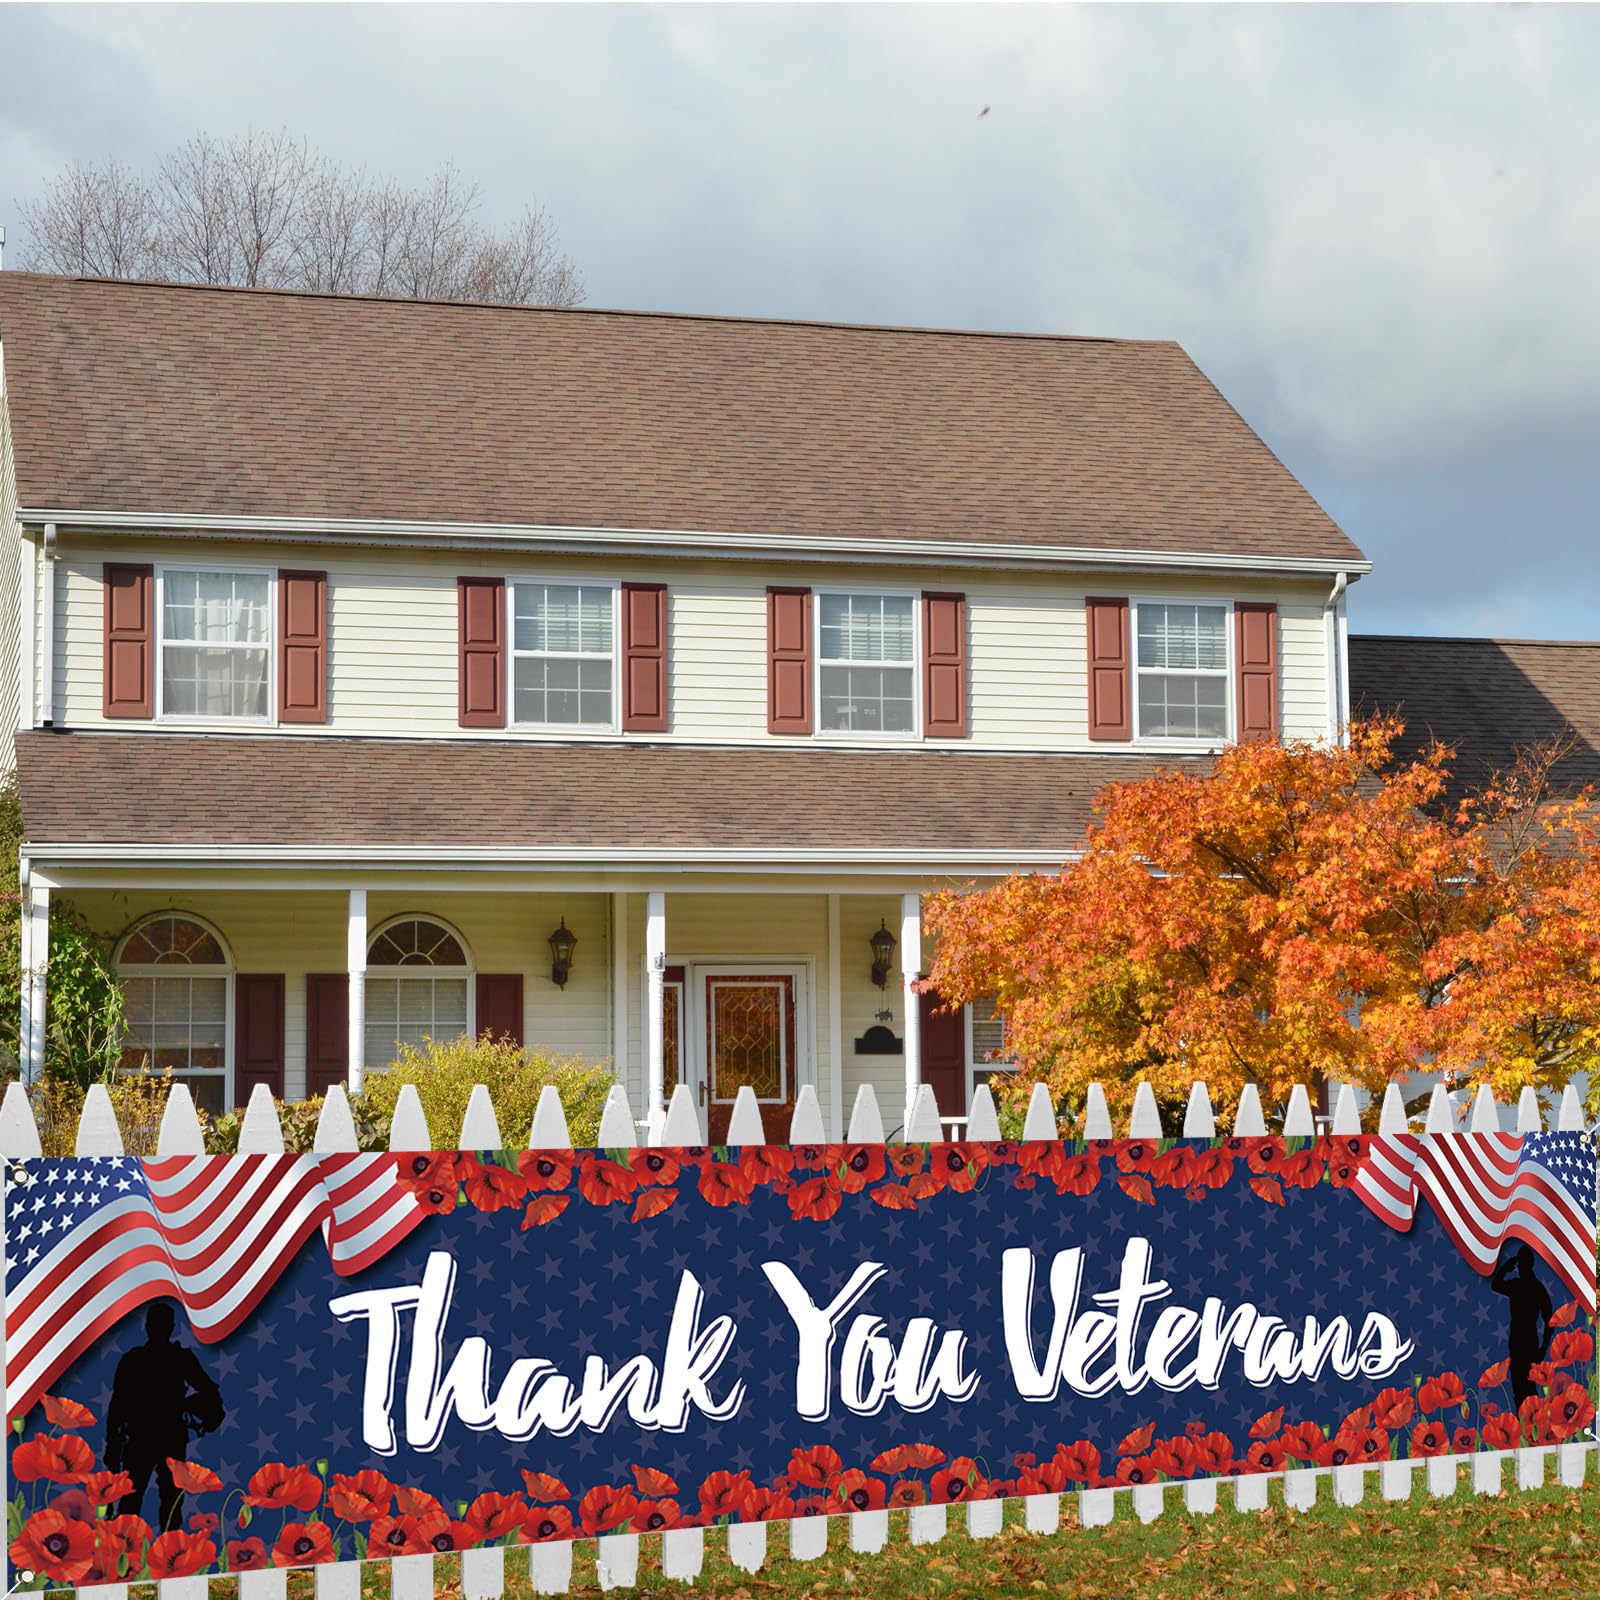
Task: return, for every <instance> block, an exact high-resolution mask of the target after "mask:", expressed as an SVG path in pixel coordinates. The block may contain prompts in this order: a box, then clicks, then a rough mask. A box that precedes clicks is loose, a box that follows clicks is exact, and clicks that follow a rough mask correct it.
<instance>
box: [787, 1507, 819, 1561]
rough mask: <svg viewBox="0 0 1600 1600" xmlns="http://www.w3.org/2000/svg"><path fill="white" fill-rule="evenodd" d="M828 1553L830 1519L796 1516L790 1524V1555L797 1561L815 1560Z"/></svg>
mask: <svg viewBox="0 0 1600 1600" xmlns="http://www.w3.org/2000/svg"><path fill="white" fill-rule="evenodd" d="M827 1553H828V1519H827V1518H826V1517H795V1518H794V1519H793V1520H792V1521H791V1522H790V1524H789V1555H790V1557H791V1558H792V1559H793V1560H795V1561H815V1560H816V1559H817V1558H818V1557H819V1556H824V1555H826V1554H827Z"/></svg>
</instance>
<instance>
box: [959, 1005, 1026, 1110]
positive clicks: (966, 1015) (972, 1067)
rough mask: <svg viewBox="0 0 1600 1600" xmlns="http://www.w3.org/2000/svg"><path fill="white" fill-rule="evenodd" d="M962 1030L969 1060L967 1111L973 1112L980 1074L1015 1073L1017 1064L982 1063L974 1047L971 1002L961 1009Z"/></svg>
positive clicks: (965, 1050) (965, 1051)
mask: <svg viewBox="0 0 1600 1600" xmlns="http://www.w3.org/2000/svg"><path fill="white" fill-rule="evenodd" d="M961 1029H962V1034H963V1037H964V1039H965V1045H964V1053H965V1055H966V1058H967V1111H968V1113H969V1114H970V1113H971V1111H972V1096H973V1093H974V1092H975V1091H976V1089H977V1087H978V1074H979V1073H980V1072H987V1073H990V1074H991V1075H992V1074H994V1073H996V1072H1015V1071H1016V1070H1017V1066H1016V1062H1015V1061H1013V1062H1012V1063H1011V1064H1010V1065H1009V1066H1005V1065H1003V1064H1001V1063H1000V1062H998V1061H981V1060H979V1059H978V1058H977V1054H978V1053H977V1051H976V1050H974V1049H973V1046H972V1005H971V1003H970V1002H969V1003H968V1004H966V1005H964V1006H963V1007H962V1008H961Z"/></svg>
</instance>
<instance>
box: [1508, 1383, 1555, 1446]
mask: <svg viewBox="0 0 1600 1600" xmlns="http://www.w3.org/2000/svg"><path fill="white" fill-rule="evenodd" d="M1517 1419H1518V1420H1519V1421H1520V1422H1521V1423H1522V1428H1523V1436H1524V1438H1526V1439H1527V1441H1528V1443H1529V1444H1553V1443H1554V1442H1555V1434H1554V1432H1553V1431H1552V1429H1551V1426H1550V1401H1549V1400H1548V1399H1547V1398H1545V1397H1544V1396H1543V1395H1537V1394H1530V1395H1529V1396H1528V1398H1527V1399H1526V1400H1524V1401H1523V1402H1522V1404H1521V1405H1520V1406H1518V1407H1517Z"/></svg>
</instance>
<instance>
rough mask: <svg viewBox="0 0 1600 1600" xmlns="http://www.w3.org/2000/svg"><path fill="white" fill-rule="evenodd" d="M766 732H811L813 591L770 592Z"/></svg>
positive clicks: (782, 590)
mask: <svg viewBox="0 0 1600 1600" xmlns="http://www.w3.org/2000/svg"><path fill="white" fill-rule="evenodd" d="M767 732H768V733H810V732H811V591H810V590H809V589H768V590H767Z"/></svg>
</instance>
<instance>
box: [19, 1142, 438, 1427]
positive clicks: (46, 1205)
mask: <svg viewBox="0 0 1600 1600" xmlns="http://www.w3.org/2000/svg"><path fill="white" fill-rule="evenodd" d="M25 1171H26V1174H27V1177H26V1181H25V1182H21V1183H19V1182H16V1181H15V1180H14V1179H13V1180H12V1181H8V1183H7V1185H6V1203H5V1225H6V1234H5V1246H6V1257H5V1302H6V1303H5V1367H6V1415H7V1416H8V1417H18V1416H21V1415H22V1414H23V1413H24V1412H26V1411H27V1410H28V1408H29V1407H30V1406H32V1405H33V1404H34V1403H35V1401H37V1400H38V1398H39V1396H40V1395H41V1394H43V1393H44V1392H45V1390H46V1389H47V1388H48V1387H49V1385H50V1383H51V1381H52V1380H53V1379H54V1378H55V1377H56V1376H57V1374H59V1373H60V1372H62V1371H63V1370H64V1369H65V1368H66V1367H67V1366H69V1365H70V1364H71V1362H72V1361H73V1360H74V1358H75V1357H76V1356H78V1355H79V1354H80V1353H81V1352H82V1351H83V1350H85V1349H87V1348H88V1346H89V1345H90V1344H92V1343H93V1342H94V1340H95V1339H96V1338H97V1337H98V1336H99V1335H100V1334H101V1333H103V1332H104V1331H105V1330H106V1329H107V1328H109V1327H111V1326H112V1324H113V1323H115V1322H116V1321H117V1320H118V1319H119V1318H121V1317H124V1316H126V1315H127V1314H128V1312H130V1311H132V1310H134V1309H135V1308H136V1307H137V1306H140V1305H142V1304H143V1303H144V1302H145V1301H147V1300H158V1299H162V1298H165V1297H171V1298H172V1299H175V1300H177V1301H179V1302H180V1303H181V1304H182V1305H183V1307H184V1309H185V1311H186V1312H187V1313H188V1316H189V1322H190V1325H191V1327H193V1329H194V1332H195V1336H196V1337H197V1338H198V1339H200V1340H201V1341H202V1342H203V1343H205V1344H214V1343H215V1342H216V1341H217V1340H219V1339H222V1338H224V1337H225V1336H226V1335H228V1334H229V1333H231V1332H232V1331H233V1330H234V1329H235V1328H237V1327H238V1326H239V1324H240V1323H241V1322H243V1321H244V1319H245V1318H246V1317H248V1316H249V1315H250V1313H251V1311H252V1310H253V1309H254V1308H255V1306H256V1305H257V1303H258V1302H259V1301H260V1299H261V1297H262V1296H263V1295H264V1294H265V1293H266V1292H267V1290H268V1289H270V1288H271V1287H272V1285H273V1284H274V1283H275V1282H276V1281H277V1279H278V1277H279V1275H280V1274H281V1273H282V1272H283V1270H284V1268H285V1267H287V1266H288V1264H289V1262H290V1261H292V1260H293V1259H294V1255H295V1252H296V1251H297V1250H298V1249H299V1248H300V1246H301V1245H302V1244H303V1243H304V1242H305V1241H306V1239H307V1238H309V1237H310V1236H311V1234H312V1233H314V1232H316V1231H317V1230H318V1229H321V1231H322V1234H323V1238H324V1240H325V1242H326V1245H327V1249H328V1253H329V1255H330V1257H331V1258H332V1261H333V1269H334V1271H335V1272H337V1273H339V1274H340V1275H341V1276H348V1275H349V1274H351V1273H354V1272H359V1271H360V1270H361V1269H362V1268H363V1267H366V1266H370V1265H371V1264H372V1263H373V1262H374V1261H376V1260H378V1258H379V1257H380V1256H382V1255H384V1254H385V1253H386V1252H387V1251H389V1250H391V1249H393V1248H394V1246H395V1245H397V1244H399V1242H400V1241H401V1240H402V1239H404V1238H405V1237H406V1235H407V1234H408V1233H410V1232H411V1230H412V1229H413V1228H415V1227H416V1225H417V1224H418V1223H419V1222H420V1221H421V1220H422V1219H423V1217H424V1216H426V1215H427V1213H426V1212H425V1211H424V1210H423V1209H422V1208H421V1206H419V1205H418V1203H417V1201H416V1199H415V1197H414V1196H413V1195H412V1194H411V1193H410V1192H409V1191H408V1190H407V1189H405V1188H403V1187H402V1186H401V1184H400V1182H399V1180H398V1176H397V1172H396V1164H395V1159H394V1157H393V1156H390V1155H381V1154H374V1155H354V1154H352V1155H344V1154H317V1155H272V1156H227V1155H223V1156H172V1157H166V1158H163V1159H161V1160H156V1161H144V1160H140V1159H138V1158H136V1157H132V1156H83V1157H77V1158H75V1159H73V1160H70V1161H35V1162H30V1163H28V1165H27V1167H26V1169H25Z"/></svg>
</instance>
